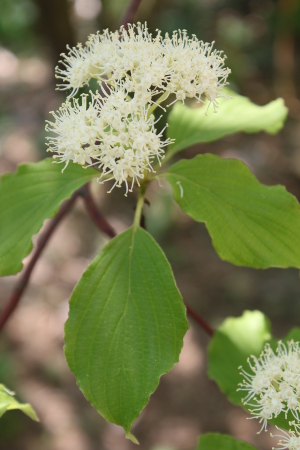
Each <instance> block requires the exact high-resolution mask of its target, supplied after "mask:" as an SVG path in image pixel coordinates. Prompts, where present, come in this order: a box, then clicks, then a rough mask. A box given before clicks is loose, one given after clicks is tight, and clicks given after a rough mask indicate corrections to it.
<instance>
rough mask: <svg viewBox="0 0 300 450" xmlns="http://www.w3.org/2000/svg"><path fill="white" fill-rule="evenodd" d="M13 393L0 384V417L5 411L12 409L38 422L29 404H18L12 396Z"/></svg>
mask: <svg viewBox="0 0 300 450" xmlns="http://www.w3.org/2000/svg"><path fill="white" fill-rule="evenodd" d="M14 395H15V394H14V392H11V391H9V390H8V389H7V388H6V387H5V386H4V385H3V384H0V417H1V416H3V414H4V413H5V412H6V411H10V410H12V409H20V410H21V411H23V413H24V414H26V415H27V416H29V417H30V418H31V419H32V420H35V421H38V420H39V419H38V417H37V415H36V412H35V411H34V409H33V408H32V407H31V406H30V405H29V403H19V402H18V401H17V400H16V399H15V398H14V397H13V396H14Z"/></svg>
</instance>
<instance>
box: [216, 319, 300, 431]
mask: <svg viewBox="0 0 300 450" xmlns="http://www.w3.org/2000/svg"><path fill="white" fill-rule="evenodd" d="M292 339H293V340H294V341H295V342H299V341H300V329H299V328H294V329H293V330H291V332H290V333H289V334H288V335H287V336H286V338H285V339H282V341H283V342H285V343H286V342H287V341H291V340H292ZM266 342H269V343H270V344H271V347H272V348H273V350H276V348H277V339H274V338H273V337H272V336H271V332H270V323H269V320H268V319H267V318H266V317H265V316H264V315H263V314H262V313H261V312H260V311H245V312H244V314H243V315H242V316H241V317H236V318H234V317H229V318H228V319H226V320H225V321H224V322H223V324H222V325H221V326H220V327H219V328H218V330H217V331H216V332H215V334H214V336H213V338H212V340H211V342H210V346H209V369H208V376H209V377H210V378H211V379H213V380H215V381H216V383H217V384H218V386H219V388H220V389H221V391H222V392H223V393H224V394H226V396H227V397H228V399H229V400H230V401H231V402H232V403H234V404H235V405H240V406H243V404H242V398H244V397H245V396H246V395H245V392H244V391H237V389H238V384H239V383H241V382H242V381H243V379H244V377H243V376H242V375H241V374H240V370H239V369H238V368H239V367H240V366H243V368H244V369H245V371H246V372H249V373H251V369H250V367H249V364H248V362H247V359H248V358H249V357H250V355H254V356H256V357H259V356H260V354H261V352H262V350H263V348H264V346H265V344H266ZM243 407H244V406H243ZM250 409H251V408H250ZM289 420H292V417H291V415H290V416H288V420H286V419H285V415H284V413H281V414H280V415H279V416H278V417H277V418H276V419H273V420H271V421H270V422H272V423H274V424H276V425H277V426H279V427H280V428H286V429H288V428H289Z"/></svg>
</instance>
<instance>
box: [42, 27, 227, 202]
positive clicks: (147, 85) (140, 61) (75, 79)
mask: <svg viewBox="0 0 300 450" xmlns="http://www.w3.org/2000/svg"><path fill="white" fill-rule="evenodd" d="M63 56H64V59H63V61H61V63H62V66H61V67H57V68H56V77H57V78H59V79H61V80H62V81H63V83H61V84H59V85H58V89H61V90H71V93H70V95H69V97H72V96H74V95H75V94H77V92H78V89H79V88H81V87H83V86H84V85H85V84H89V82H90V80H91V78H95V79H96V80H97V82H98V84H99V85H100V86H101V92H102V95H100V94H99V93H97V94H91V97H92V101H91V102H90V103H89V105H87V98H86V96H85V95H81V98H82V100H81V102H80V101H78V100H73V101H72V100H67V102H66V103H64V104H63V105H62V107H61V108H60V109H59V111H58V112H57V113H53V116H54V119H55V122H48V124H47V130H48V131H50V132H51V133H54V134H56V136H55V137H52V136H51V137H49V138H48V140H49V144H48V145H49V151H51V152H54V153H56V155H55V157H56V158H59V159H60V161H61V162H65V163H66V165H67V164H68V162H69V161H70V160H72V161H74V162H76V163H78V164H82V165H83V166H88V165H92V164H94V165H97V164H98V169H101V170H102V175H101V176H100V178H99V180H100V181H101V182H102V181H106V180H107V179H114V180H115V183H114V185H113V187H114V186H118V187H120V186H121V184H122V183H123V182H125V184H126V194H127V192H128V180H129V181H130V182H131V187H130V189H129V190H132V187H133V185H134V183H135V182H136V183H137V184H138V183H139V180H140V179H142V178H143V177H144V176H145V175H146V173H147V171H153V167H152V163H153V161H154V160H155V159H157V160H158V162H159V163H160V160H161V159H162V158H163V157H164V150H163V148H164V147H165V146H167V145H168V144H170V143H171V140H170V139H167V140H165V141H163V140H162V132H160V133H158V132H157V131H156V128H155V123H156V122H155V121H154V117H153V115H152V112H153V110H154V109H155V108H156V107H157V106H159V104H160V103H161V102H162V101H164V100H166V99H167V98H168V97H169V96H171V95H173V96H174V98H175V100H174V101H173V100H171V102H170V104H169V106H170V105H171V104H173V103H174V102H176V101H177V100H180V101H183V102H184V100H185V99H186V98H187V97H189V98H196V99H197V100H198V101H199V102H203V98H202V97H203V96H206V97H207V98H208V100H209V102H210V103H213V105H214V108H215V106H216V99H217V97H218V96H226V95H225V94H222V93H221V92H220V89H221V88H222V87H224V86H225V85H226V84H227V82H226V80H227V76H228V74H229V73H230V70H229V69H228V68H225V67H224V59H225V57H224V56H223V55H222V52H218V51H216V50H213V44H204V43H203V42H201V41H199V40H198V39H197V38H196V37H195V36H193V37H192V38H189V37H188V35H187V33H186V31H179V32H174V33H173V36H172V37H169V35H168V34H166V36H165V38H163V37H162V36H161V33H160V31H158V32H157V35H156V37H152V35H151V33H149V31H148V28H147V25H146V24H144V25H142V24H140V23H138V24H137V25H128V30H126V29H125V28H124V27H121V29H120V30H119V31H116V32H114V33H113V32H109V31H108V30H105V31H104V32H103V33H102V34H100V33H97V34H96V35H91V36H90V37H89V39H88V41H87V43H86V46H85V47H83V46H82V45H80V44H79V45H78V46H77V47H75V48H72V49H69V53H68V55H65V54H64V55H63ZM103 83H104V84H105V85H106V89H104V88H103ZM108 91H109V92H108ZM162 109H164V108H162Z"/></svg>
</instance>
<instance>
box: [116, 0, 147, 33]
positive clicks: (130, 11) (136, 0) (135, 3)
mask: <svg viewBox="0 0 300 450" xmlns="http://www.w3.org/2000/svg"><path fill="white" fill-rule="evenodd" d="M141 3H142V0H131V3H130V5H129V7H128V8H127V11H126V13H125V15H124V17H123V19H122V21H121V23H120V26H121V25H124V28H125V29H126V30H127V29H128V24H129V23H132V22H133V21H134V17H135V15H136V12H137V10H138V8H139V6H140V4H141Z"/></svg>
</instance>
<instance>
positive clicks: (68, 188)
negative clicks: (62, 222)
mask: <svg viewBox="0 0 300 450" xmlns="http://www.w3.org/2000/svg"><path fill="white" fill-rule="evenodd" d="M52 161H53V159H52V158H47V159H44V160H43V161H41V162H39V163H34V164H22V165H20V166H19V167H18V170H17V172H16V173H12V174H5V175H3V177H2V179H1V183H0V224H1V229H0V275H12V274H15V273H17V272H19V271H20V270H21V269H22V260H23V259H24V258H25V256H27V255H28V253H29V252H30V251H31V249H32V241H31V238H32V236H33V235H34V234H36V233H37V232H38V231H39V230H40V228H41V227H42V225H43V222H44V220H45V219H47V218H49V217H52V216H54V215H55V213H56V212H57V210H58V208H59V205H60V204H61V203H62V202H63V201H64V200H66V199H67V198H69V197H70V196H71V195H72V193H73V192H74V191H75V190H76V189H78V188H80V187H81V186H82V185H84V184H85V183H87V182H88V181H90V180H91V179H92V178H93V177H95V176H97V172H96V171H95V170H94V169H83V168H82V167H81V166H80V165H78V164H73V163H70V164H69V165H68V167H67V168H66V170H65V171H64V173H61V167H62V166H61V165H60V164H53V163H52Z"/></svg>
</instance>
